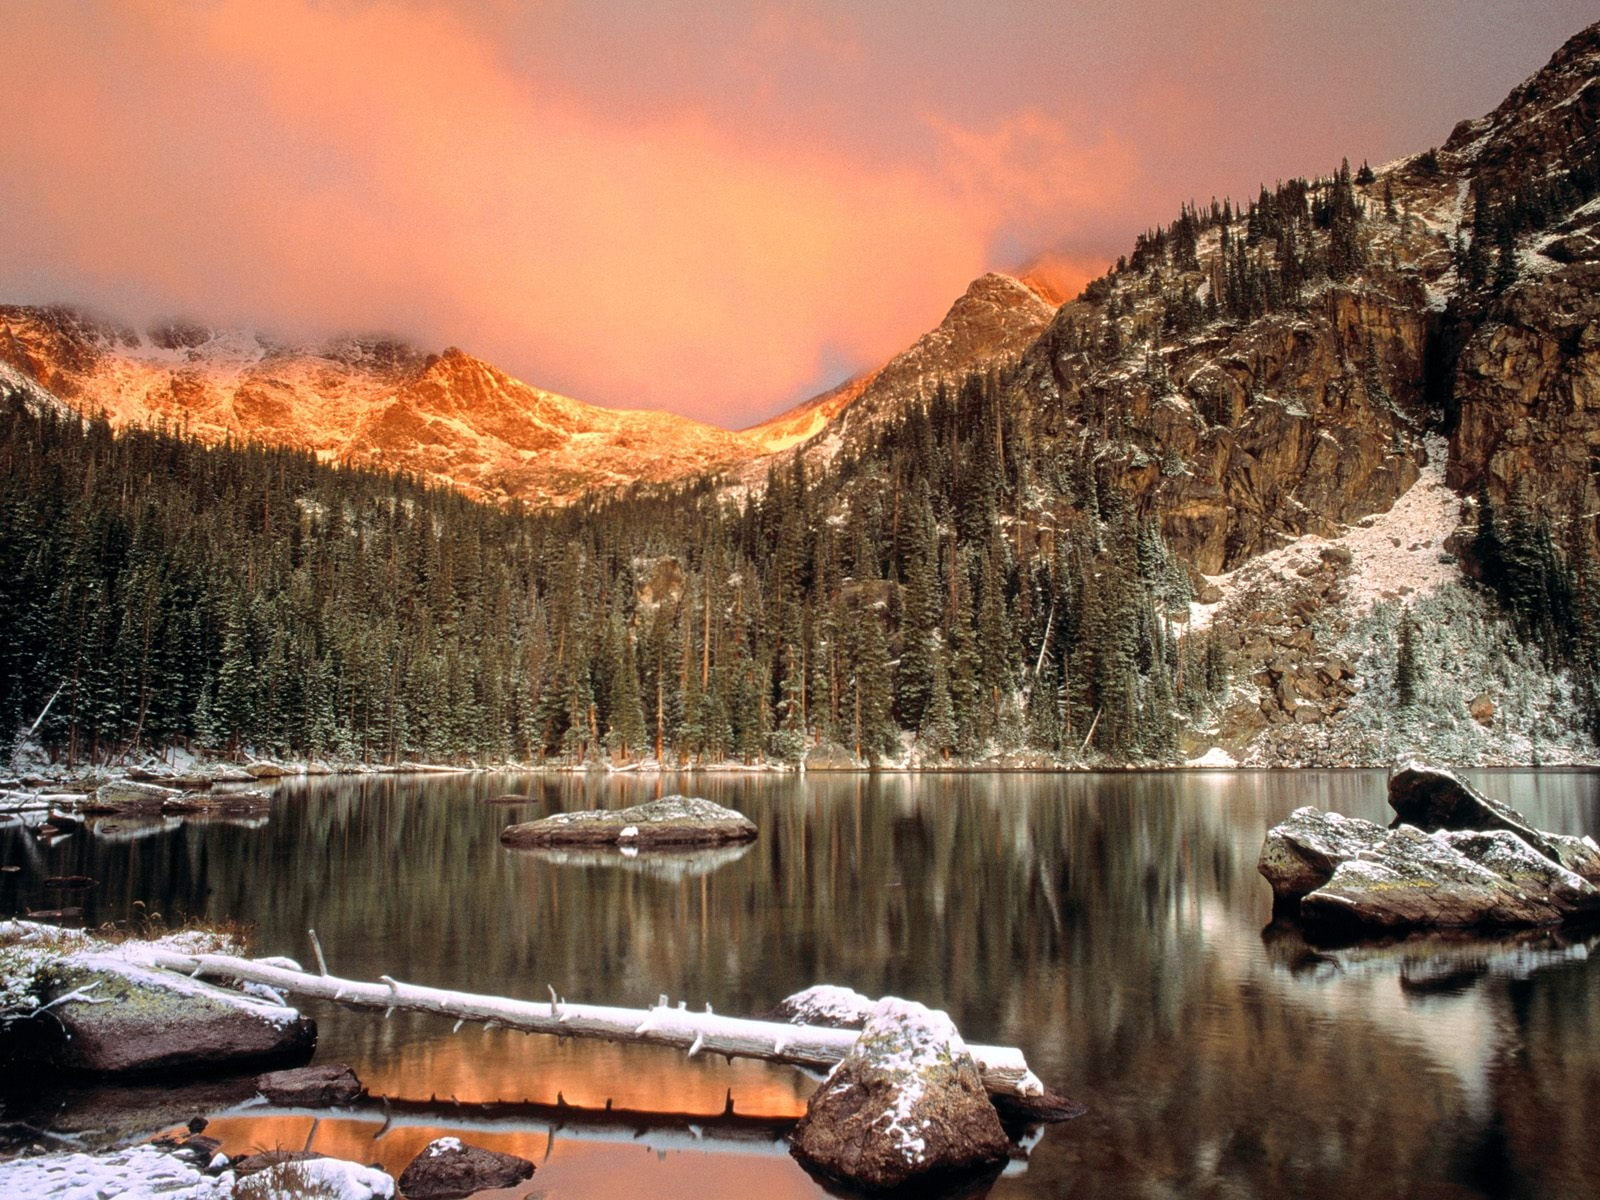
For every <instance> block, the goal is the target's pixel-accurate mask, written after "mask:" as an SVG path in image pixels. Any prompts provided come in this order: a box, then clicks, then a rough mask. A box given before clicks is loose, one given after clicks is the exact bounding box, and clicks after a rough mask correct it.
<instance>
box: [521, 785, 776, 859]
mask: <svg viewBox="0 0 1600 1200" xmlns="http://www.w3.org/2000/svg"><path fill="white" fill-rule="evenodd" d="M755 836H756V826H755V823H754V822H753V821H751V820H750V819H749V818H748V817H746V816H745V815H744V814H743V813H739V812H735V811H734V810H733V809H731V808H723V807H722V805H720V804H713V803H712V802H711V801H709V800H703V799H701V798H700V797H698V796H663V797H661V799H659V800H652V801H650V802H649V803H647V804H637V805H635V806H634V807H632V808H622V809H590V810H587V811H584V812H566V813H556V814H554V815H553V816H549V817H544V818H542V819H540V820H537V821H528V822H525V823H523V824H521V825H509V826H507V827H506V828H505V829H504V830H502V831H501V834H500V840H501V841H502V842H504V843H505V844H506V845H508V846H597V845H611V846H620V847H622V848H623V849H625V850H626V849H637V850H643V849H648V848H650V847H653V846H717V845H722V844H724V843H727V842H748V841H751V840H752V839H753V838H754V837H755Z"/></svg>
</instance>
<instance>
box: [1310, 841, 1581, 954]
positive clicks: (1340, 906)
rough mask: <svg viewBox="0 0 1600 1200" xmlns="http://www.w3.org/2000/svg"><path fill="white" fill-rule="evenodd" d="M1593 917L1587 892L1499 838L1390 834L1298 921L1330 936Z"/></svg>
mask: <svg viewBox="0 0 1600 1200" xmlns="http://www.w3.org/2000/svg"><path fill="white" fill-rule="evenodd" d="M1597 908H1600V891H1597V890H1596V889H1595V887H1594V885H1593V884H1591V883H1589V882H1588V881H1587V880H1585V879H1581V878H1580V877H1578V876H1577V875H1574V874H1573V873H1572V872H1570V871H1567V870H1565V869H1564V868H1562V867H1560V866H1559V865H1557V864H1556V863H1553V862H1551V861H1550V860H1549V859H1547V858H1545V857H1544V856H1543V855H1541V854H1539V853H1538V852H1537V851H1536V850H1534V849H1533V848H1532V847H1530V846H1529V845H1528V844H1527V843H1526V842H1524V841H1522V839H1520V838H1519V837H1517V835H1516V834H1513V833H1511V832H1509V831H1506V830H1496V831H1493V832H1490V833H1479V832H1449V831H1442V832H1439V833H1435V834H1427V833H1424V832H1423V831H1422V830H1420V829H1416V828H1413V827H1412V826H1409V825H1402V826H1401V827H1400V828H1399V829H1396V830H1392V831H1391V832H1390V833H1389V835H1388V836H1387V837H1386V838H1385V839H1384V842H1383V844H1382V845H1381V846H1380V847H1378V848H1377V849H1375V850H1369V851H1364V852H1362V854H1361V855H1360V856H1359V857H1357V858H1352V859H1350V860H1348V861H1346V862H1343V863H1341V864H1340V865H1339V866H1338V868H1337V869H1336V870H1335V871H1334V873H1333V878H1331V879H1330V880H1329V881H1328V882H1327V883H1326V884H1325V885H1324V886H1322V887H1320V888H1318V889H1317V890H1316V891H1314V892H1311V893H1310V894H1309V895H1307V896H1306V897H1304V898H1303V899H1302V900H1301V901H1300V916H1301V919H1302V920H1304V921H1305V922H1307V923H1308V924H1311V925H1315V926H1322V927H1324V928H1329V929H1333V930H1361V931H1372V932H1384V931H1390V930H1399V929H1415V928H1435V929H1465V928H1518V927H1526V926H1542V925H1558V924H1560V923H1562V922H1563V921H1566V920H1568V919H1570V918H1572V917H1574V916H1577V915H1579V914H1580V913H1586V912H1593V911H1595V910H1596V909H1597Z"/></svg>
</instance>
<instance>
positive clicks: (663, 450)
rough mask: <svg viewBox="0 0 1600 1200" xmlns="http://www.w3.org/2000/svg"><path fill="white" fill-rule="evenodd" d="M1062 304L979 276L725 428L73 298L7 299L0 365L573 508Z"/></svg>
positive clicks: (860, 413)
mask: <svg viewBox="0 0 1600 1200" xmlns="http://www.w3.org/2000/svg"><path fill="white" fill-rule="evenodd" d="M1051 311H1053V309H1052V308H1051V306H1050V305H1048V304H1047V303H1046V302H1045V301H1044V300H1043V299H1041V298H1040V296H1039V294H1038V293H1037V292H1036V291H1034V290H1032V289H1031V288H1030V287H1028V286H1026V285H1023V284H1021V283H1019V282H1018V281H1016V280H1014V279H1010V278H1009V277H1006V276H1001V275H986V276H984V277H983V278H982V279H980V280H978V281H977V282H975V283H974V284H973V285H972V287H971V288H970V289H969V290H968V292H967V294H966V295H965V296H963V297H962V298H961V299H960V300H958V301H957V302H956V304H955V306H954V307H953V308H952V309H951V311H950V313H949V315H948V316H947V317H946V318H945V320H944V321H943V322H942V323H941V324H940V325H939V327H938V328H936V329H935V330H933V331H931V332H930V333H928V334H926V335H925V336H924V337H923V338H921V339H920V340H919V341H918V342H917V343H916V344H915V345H913V346H912V347H911V348H909V349H908V350H906V351H905V352H904V353H902V354H900V355H898V356H896V357H895V358H894V359H893V360H892V361H891V362H890V363H889V364H888V365H887V366H886V367H884V368H882V369H880V370H878V371H875V372H871V373H869V374H867V375H865V376H863V377H861V378H858V379H854V380H851V381H848V382H846V383H845V384H843V385H841V386H839V387H837V388H835V389H833V390H831V391H829V392H826V393H823V394H822V395H820V396H818V397H815V398H814V399H812V400H809V401H806V402H805V403H803V404H801V405H799V406H797V407H796V408H794V409H791V410H789V411H788V412H785V413H782V414H780V415H778V416H776V417H773V418H771V419H770V420H767V421H764V422H762V423H761V424H759V425H756V426H753V427H751V428H749V429H745V430H742V431H738V432H732V431H728V430H724V429H720V428H717V427H715V426H711V425H705V424H701V423H699V422H697V421H691V420H689V419H687V418H684V417H679V416H675V415H673V414H670V413H663V412H650V411H622V410H614V409H607V408H599V407H595V406H592V405H588V404H583V403H581V402H579V401H577V400H572V399H569V398H568V397H565V396H559V395H556V394H555V393H553V392H548V391H545V390H543V389H541V388H537V387H533V386H531V385H529V384H526V383H523V382H522V381H521V380H518V379H515V378H513V377H512V376H510V375H507V374H506V373H505V372H503V371H500V370H498V369H497V368H495V367H493V366H491V365H490V364H489V363H486V362H484V361H482V360H481V359H478V358H474V357H473V356H472V355H470V354H467V353H465V352H464V351H462V350H459V349H456V348H453V347H452V348H450V349H447V350H445V351H444V352H443V353H442V354H428V355H425V354H423V353H422V352H421V351H419V350H417V349H415V348H414V347H412V346H409V345H406V344H405V343H403V342H400V341H396V340H394V339H390V338H381V337H368V338H355V337H348V338H341V339H337V340H334V341H330V342H327V343H325V344H322V345H310V346H305V345H288V344H283V343H280V342H277V341H275V340H273V339H271V338H268V337H265V336H263V335H259V334H254V333H249V332H245V331H239V330H214V329H209V328H206V327H204V326H201V325H196V324H193V323H189V322H167V323H163V324H159V325H156V326H154V327H152V328H150V329H148V330H144V331H140V330H136V329H133V328H131V327H128V326H125V325H121V324H118V323H115V322H112V321H105V320H98V319H95V318H92V317H89V316H87V315H85V314H83V313H80V312H76V311H74V310H72V309H69V308H64V307H59V306H57V307H23V306H15V305H14V306H9V307H3V306H0V371H4V372H5V373H6V375H5V378H6V379H8V380H14V381H15V382H16V385H17V386H18V387H19V388H25V389H26V390H28V392H29V394H30V395H35V396H37V397H38V398H39V400H40V402H41V403H50V404H52V405H57V406H65V407H70V408H72V409H76V410H77V411H80V412H84V413H102V414H104V415H105V416H106V417H107V418H109V419H110V421H111V423H112V424H113V426H115V427H118V428H125V427H128V426H130V425H145V424H151V423H154V422H163V423H165V424H167V425H168V426H170V427H172V428H175V429H181V430H184V431H187V432H189V433H192V434H193V435H195V436H197V437H199V438H201V439H202V440H204V441H212V442H215V441H220V440H222V439H224V438H234V439H245V440H257V441H262V442H266V443H268V444H271V445H279V446H288V447H292V448H295V449H302V450H310V451H313V452H315V453H316V454H317V455H318V456H319V457H321V458H323V459H325V460H327V461H331V462H343V463H352V464H359V465H363V466H371V467H378V468H383V469H388V470H399V471H406V472H409V473H412V474H415V475H418V476H420V477H422V478H426V479H431V480H434V481H436V482H441V483H446V484H449V485H451V486H453V487H456V488H458V489H460V490H461V491H463V492H465V493H466V494H468V495H470V496H473V497H476V498H480V499H508V498H509V499H519V500H525V501H530V502H535V503H564V502H568V501H571V500H573V499H575V498H576V497H577V496H579V495H581V494H582V493H584V492H586V491H591V490H598V491H604V490H608V489H613V488H617V487H621V486H626V485H628V484H632V483H661V482H667V481H671V480H675V479H681V478H685V477H689V476H696V475H704V474H710V473H715V472H722V471H730V470H736V469H738V468H740V467H742V466H743V467H747V468H748V469H747V472H746V473H747V474H748V475H749V476H750V478H752V479H759V478H760V477H761V475H762V473H763V472H764V470H765V466H764V463H765V460H766V458H767V456H770V455H773V454H777V453H780V452H783V451H785V450H788V449H790V448H791V447H794V446H796V445H798V444H800V443H803V442H808V441H811V440H812V439H815V438H817V437H818V436H819V435H820V434H823V433H824V432H825V431H827V430H829V429H831V428H832V427H833V426H834V425H835V424H836V423H837V422H838V420H839V419H840V418H841V416H843V415H844V414H846V413H849V414H850V419H849V421H848V423H847V424H848V429H849V430H850V431H854V430H855V429H856V428H857V427H858V425H861V424H863V423H866V422H870V421H871V420H872V414H875V413H881V412H884V411H893V410H895V409H896V408H897V407H898V406H900V405H902V404H904V403H905V402H906V401H907V399H908V398H913V397H917V396H920V395H922V394H923V393H925V392H926V391H928V390H929V389H931V387H932V386H933V385H934V384H935V383H937V382H938V381H940V380H944V381H946V382H950V383H954V382H958V381H959V379H960V378H961V377H962V376H963V375H964V374H965V373H967V372H969V371H972V370H975V369H979V368H980V367H984V366H987V365H991V364H995V363H999V362H1001V361H1005V360H1006V359H1007V358H1008V357H1014V356H1015V354H1017V353H1019V352H1020V350H1021V347H1022V346H1023V345H1025V344H1026V343H1027V342H1028V341H1029V340H1031V338H1032V336H1033V335H1035V334H1036V333H1037V332H1038V330H1039V329H1041V328H1043V326H1044V324H1045V322H1046V321H1048V319H1049V314H1050V312H1051Z"/></svg>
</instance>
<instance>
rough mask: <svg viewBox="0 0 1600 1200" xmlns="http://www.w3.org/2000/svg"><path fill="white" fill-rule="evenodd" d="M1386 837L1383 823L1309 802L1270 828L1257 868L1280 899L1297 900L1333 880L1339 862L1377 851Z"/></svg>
mask: <svg viewBox="0 0 1600 1200" xmlns="http://www.w3.org/2000/svg"><path fill="white" fill-rule="evenodd" d="M1384 836H1385V835H1384V831H1383V827H1382V826H1380V825H1374V824H1373V823H1372V822H1371V821H1363V820H1362V819H1361V818H1359V817H1345V816H1341V815H1340V814H1338V813H1331V812H1330V813H1325V812H1319V811H1318V810H1317V809H1315V808H1312V807H1310V806H1309V805H1308V806H1307V807H1305V808H1297V809H1295V811H1294V812H1293V813H1291V814H1290V816H1289V819H1288V820H1287V821H1284V822H1282V823H1281V824H1279V825H1275V826H1273V828H1272V829H1270V830H1268V831H1267V840H1266V842H1265V843H1264V844H1263V845H1262V847H1261V858H1260V861H1259V862H1258V863H1257V864H1256V869H1257V870H1259V871H1260V872H1261V874H1262V875H1264V876H1266V878H1267V882H1268V883H1270V884H1272V891H1273V894H1274V895H1275V896H1276V897H1277V898H1278V899H1279V900H1297V899H1299V898H1300V897H1301V896H1304V895H1306V894H1307V893H1308V892H1314V891H1316V890H1317V889H1318V888H1319V887H1321V886H1322V885H1323V884H1325V883H1327V882H1328V880H1330V879H1332V878H1333V873H1334V871H1335V870H1336V869H1337V868H1338V866H1339V864H1340V863H1342V862H1346V861H1348V860H1350V859H1352V858H1355V857H1356V856H1357V855H1359V854H1360V853H1361V852H1362V851H1364V850H1374V849H1376V848H1377V847H1378V846H1379V845H1380V844H1381V843H1382V842H1383V839H1384Z"/></svg>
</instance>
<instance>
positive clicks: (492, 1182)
mask: <svg viewBox="0 0 1600 1200" xmlns="http://www.w3.org/2000/svg"><path fill="white" fill-rule="evenodd" d="M532 1174H533V1164H532V1163H531V1162H529V1161H528V1160H527V1159H525V1158H518V1157H517V1156H516V1155H515V1154H501V1153H500V1152H499V1151H497V1150H485V1149H484V1148H483V1147H482V1146H473V1145H470V1144H469V1143H466V1142H463V1141H461V1139H459V1138H453V1137H442V1138H437V1139H435V1140H434V1141H432V1142H429V1143H428V1144H427V1145H426V1146H424V1147H423V1148H422V1152H421V1153H420V1154H418V1155H417V1156H416V1157H415V1158H413V1159H412V1160H411V1163H410V1165H408V1166H407V1167H406V1169H405V1170H404V1171H402V1172H401V1173H400V1190H401V1192H403V1193H404V1194H405V1197H406V1200H457V1198H458V1197H461V1196H470V1195H472V1194H473V1193H474V1192H481V1191H484V1190H486V1189H488V1188H509V1187H515V1186H516V1185H517V1184H519V1183H521V1182H522V1181H523V1180H524V1179H526V1178H528V1176H530V1175H532Z"/></svg>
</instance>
